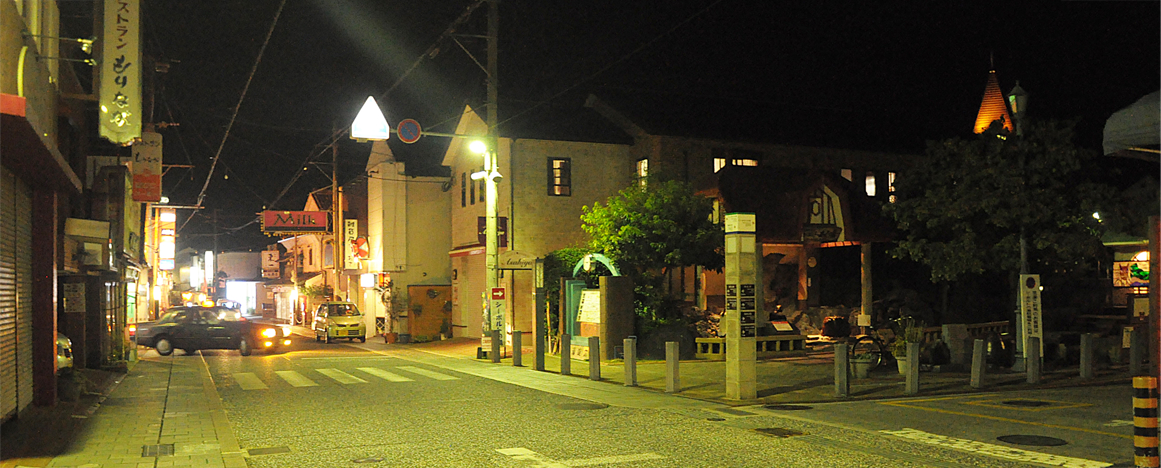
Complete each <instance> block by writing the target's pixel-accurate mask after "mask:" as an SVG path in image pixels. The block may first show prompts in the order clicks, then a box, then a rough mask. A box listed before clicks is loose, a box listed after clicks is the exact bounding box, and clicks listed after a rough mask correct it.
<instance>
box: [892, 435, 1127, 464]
mask: <svg viewBox="0 0 1161 468" xmlns="http://www.w3.org/2000/svg"><path fill="white" fill-rule="evenodd" d="M879 432H882V433H884V434H890V435H893V436H897V437H902V438H904V439H910V440H913V441H916V442H922V443H925V444H930V445H937V446H940V447H947V448H950V449H955V450H963V451H965V452H973V453H978V454H981V455H987V456H991V457H996V458H1003V459H1006V460H1015V461H1019V462H1026V463H1039V464H1041V465H1048V466H1064V467H1068V468H1101V467H1106V466H1112V463H1105V462H1099V461H1094V460H1085V459H1083V458H1072V457H1065V456H1061V455H1052V454H1048V453H1040V452H1033V451H1030V450H1023V449H1018V448H1013V447H1005V446H1003V445H996V444H985V443H983V442H977V441H974V440H968V439H957V438H955V437H947V436H942V435H938V434H930V433H927V432H923V431H920V430H917V429H911V428H904V429H901V430H898V431H879Z"/></svg>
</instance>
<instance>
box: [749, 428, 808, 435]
mask: <svg viewBox="0 0 1161 468" xmlns="http://www.w3.org/2000/svg"><path fill="white" fill-rule="evenodd" d="M754 430H755V431H758V432H761V433H763V434H766V435H768V436H774V437H793V436H800V435H802V434H803V433H802V432H801V431H796V430H794V429H783V428H781V427H763V428H759V429H754Z"/></svg>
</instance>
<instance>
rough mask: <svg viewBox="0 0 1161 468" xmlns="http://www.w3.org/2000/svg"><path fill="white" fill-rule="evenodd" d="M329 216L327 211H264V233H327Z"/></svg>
mask: <svg viewBox="0 0 1161 468" xmlns="http://www.w3.org/2000/svg"><path fill="white" fill-rule="evenodd" d="M328 214H329V213H327V212H325V211H271V210H267V211H263V212H262V232H264V233H266V234H296V233H303V232H327V219H328V217H329V216H328Z"/></svg>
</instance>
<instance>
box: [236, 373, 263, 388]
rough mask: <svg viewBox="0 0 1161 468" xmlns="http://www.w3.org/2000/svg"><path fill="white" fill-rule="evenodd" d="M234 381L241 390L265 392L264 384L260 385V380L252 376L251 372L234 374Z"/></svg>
mask: <svg viewBox="0 0 1161 468" xmlns="http://www.w3.org/2000/svg"><path fill="white" fill-rule="evenodd" d="M234 381H236V382H238V386H239V387H242V390H266V388H267V387H266V384H264V383H262V379H259V378H258V376H256V375H254V373H253V372H239V373H236V374H234Z"/></svg>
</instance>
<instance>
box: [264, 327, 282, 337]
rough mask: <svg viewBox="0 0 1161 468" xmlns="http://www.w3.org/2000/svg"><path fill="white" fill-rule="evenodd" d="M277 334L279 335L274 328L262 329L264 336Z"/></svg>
mask: <svg viewBox="0 0 1161 468" xmlns="http://www.w3.org/2000/svg"><path fill="white" fill-rule="evenodd" d="M276 335H278V332H277V331H275V330H274V329H273V328H267V329H264V330H262V336H265V337H267V338H274V337H275V336H276Z"/></svg>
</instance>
